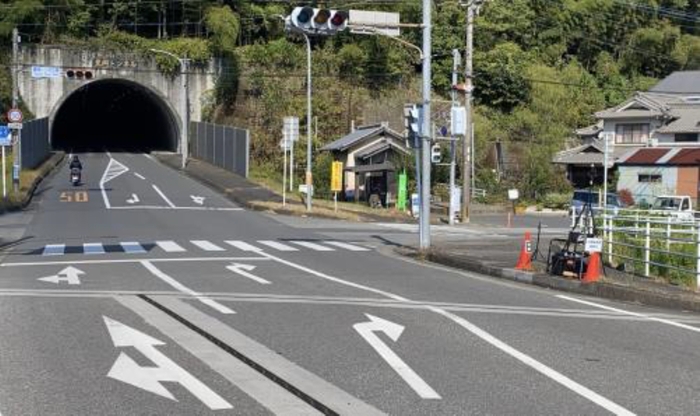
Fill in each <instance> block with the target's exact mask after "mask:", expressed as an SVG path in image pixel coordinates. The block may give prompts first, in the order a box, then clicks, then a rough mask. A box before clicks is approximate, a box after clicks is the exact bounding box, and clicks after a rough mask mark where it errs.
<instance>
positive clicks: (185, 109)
mask: <svg viewBox="0 0 700 416" xmlns="http://www.w3.org/2000/svg"><path fill="white" fill-rule="evenodd" d="M149 50H150V51H151V52H153V53H161V54H163V55H167V56H169V57H171V58H175V59H177V60H178V62H179V63H180V86H181V91H180V93H181V97H180V120H181V121H182V126H181V127H180V153H182V169H185V167H186V166H187V157H188V152H189V148H188V138H187V132H188V130H189V126H190V110H189V105H188V102H187V100H188V97H189V91H188V89H189V85H188V82H187V64H188V63H189V61H190V60H189V59H187V58H180V57H179V56H177V55H175V54H174V53H171V52H168V51H164V50H161V49H149Z"/></svg>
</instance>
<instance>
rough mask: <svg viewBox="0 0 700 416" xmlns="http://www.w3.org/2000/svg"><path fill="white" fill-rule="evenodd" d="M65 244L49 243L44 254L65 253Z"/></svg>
mask: <svg viewBox="0 0 700 416" xmlns="http://www.w3.org/2000/svg"><path fill="white" fill-rule="evenodd" d="M65 251H66V245H65V244H47V245H46V246H44V252H43V253H41V254H42V255H43V256H62V255H64V254H65Z"/></svg>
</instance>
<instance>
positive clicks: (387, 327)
mask: <svg viewBox="0 0 700 416" xmlns="http://www.w3.org/2000/svg"><path fill="white" fill-rule="evenodd" d="M365 316H367V318H369V321H368V322H360V323H358V324H355V325H353V328H355V331H357V332H358V333H359V334H360V336H362V338H364V339H365V341H367V342H368V343H369V345H370V346H371V347H372V348H374V349H375V351H377V353H378V354H379V355H380V356H381V357H382V358H383V359H384V361H386V362H387V363H388V364H389V366H391V368H392V369H394V371H396V373H398V375H399V376H401V378H403V379H404V381H405V382H406V383H407V384H408V385H409V386H410V387H411V388H412V389H413V391H415V392H416V393H418V395H419V396H420V397H421V398H423V399H441V397H440V395H439V394H437V392H436V391H435V390H433V388H432V387H430V386H429V385H428V383H426V382H425V381H424V380H423V379H422V378H421V377H420V376H419V375H418V374H417V373H416V372H415V371H413V369H411V367H409V366H408V364H406V363H405V362H404V361H403V360H402V359H401V358H400V357H399V356H398V355H396V353H395V352H394V351H392V350H391V348H389V347H388V346H387V345H386V344H385V343H384V342H383V341H382V340H381V339H380V338H379V337H378V336H377V334H375V332H384V333H385V334H386V335H387V336H388V337H389V338H390V339H391V340H392V341H394V342H396V341H398V340H399V337H400V336H401V334H402V333H403V330H404V327H403V326H402V325H399V324H396V323H394V322H391V321H387V320H386V319H382V318H379V317H376V316H374V315H370V314H368V313H366V314H365Z"/></svg>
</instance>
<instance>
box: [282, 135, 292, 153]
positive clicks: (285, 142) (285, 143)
mask: <svg viewBox="0 0 700 416" xmlns="http://www.w3.org/2000/svg"><path fill="white" fill-rule="evenodd" d="M291 145H292V142H291V140H287V138H286V137H285V138H284V139H282V140H280V148H281V149H282V150H284V151H285V152H286V151H289V149H290V148H291Z"/></svg>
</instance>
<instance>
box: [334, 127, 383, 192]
mask: <svg viewBox="0 0 700 416" xmlns="http://www.w3.org/2000/svg"><path fill="white" fill-rule="evenodd" d="M382 140H384V135H381V136H377V138H376V139H374V140H370V141H368V142H366V143H365V144H363V145H362V146H358V147H355V148H353V149H350V150H349V151H348V152H347V153H346V155H347V156H346V159H345V161H344V163H345V167H348V168H350V167H353V166H355V154H356V153H357V152H361V151H363V150H365V149H366V148H368V147H370V146H374V145H375V144H377V142H379V141H382ZM360 175H365V174H360ZM363 183H364V180H363V179H360V185H362V184H363ZM345 192H355V173H354V172H345Z"/></svg>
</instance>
